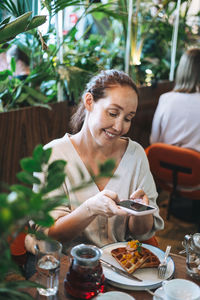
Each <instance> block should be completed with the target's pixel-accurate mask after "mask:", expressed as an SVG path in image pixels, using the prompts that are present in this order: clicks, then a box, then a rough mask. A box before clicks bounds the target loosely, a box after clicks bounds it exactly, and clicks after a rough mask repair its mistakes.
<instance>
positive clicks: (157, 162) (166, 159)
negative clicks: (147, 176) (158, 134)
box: [146, 143, 200, 190]
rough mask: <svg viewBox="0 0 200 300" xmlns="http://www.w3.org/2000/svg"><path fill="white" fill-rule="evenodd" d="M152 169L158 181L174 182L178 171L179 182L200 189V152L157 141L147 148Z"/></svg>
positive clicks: (182, 185)
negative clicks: (174, 176)
mask: <svg viewBox="0 0 200 300" xmlns="http://www.w3.org/2000/svg"><path fill="white" fill-rule="evenodd" d="M146 154H147V157H148V160H149V164H150V169H151V172H152V174H153V176H154V179H155V181H158V183H171V184H173V183H174V182H173V180H174V178H173V175H174V173H175V172H176V173H177V184H178V185H180V186H181V187H183V188H184V187H185V188H188V189H189V188H192V187H196V186H198V185H199V190H200V152H197V151H195V150H191V149H187V148H181V147H177V146H173V145H168V144H164V143H155V144H152V145H150V146H149V147H148V148H147V149H146Z"/></svg>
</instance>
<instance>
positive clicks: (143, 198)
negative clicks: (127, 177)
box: [130, 189, 149, 205]
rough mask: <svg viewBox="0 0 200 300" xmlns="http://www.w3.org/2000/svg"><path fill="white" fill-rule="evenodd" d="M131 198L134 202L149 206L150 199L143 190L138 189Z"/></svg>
mask: <svg viewBox="0 0 200 300" xmlns="http://www.w3.org/2000/svg"><path fill="white" fill-rule="evenodd" d="M130 198H131V199H132V200H135V201H137V202H142V203H144V204H147V205H148V204H149V199H148V197H147V195H146V194H145V192H144V191H143V190H142V189H138V190H136V191H135V192H134V193H133V194H132V195H131V196H130Z"/></svg>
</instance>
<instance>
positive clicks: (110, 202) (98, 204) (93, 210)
mask: <svg viewBox="0 0 200 300" xmlns="http://www.w3.org/2000/svg"><path fill="white" fill-rule="evenodd" d="M118 202H119V199H118V195H117V194H116V193H115V192H113V191H110V190H103V191H101V192H99V193H98V194H96V195H95V196H93V197H91V198H89V199H88V200H86V201H85V202H84V203H83V204H82V205H83V206H85V207H86V208H87V210H88V212H89V213H90V216H97V215H101V216H106V217H112V216H114V215H120V216H126V215H128V213H127V212H125V211H124V210H122V209H121V208H120V207H119V206H117V203H118Z"/></svg>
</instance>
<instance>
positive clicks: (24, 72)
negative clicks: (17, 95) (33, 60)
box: [7, 45, 30, 80]
mask: <svg viewBox="0 0 200 300" xmlns="http://www.w3.org/2000/svg"><path fill="white" fill-rule="evenodd" d="M12 57H14V58H15V61H16V71H15V73H14V76H15V77H17V78H18V79H20V80H24V79H26V77H27V76H28V75H29V74H30V59H29V57H28V55H27V54H26V53H25V52H23V51H22V50H20V48H19V47H17V46H16V45H12V46H11V47H10V48H9V49H8V51H7V62H8V65H10V62H11V58H12Z"/></svg>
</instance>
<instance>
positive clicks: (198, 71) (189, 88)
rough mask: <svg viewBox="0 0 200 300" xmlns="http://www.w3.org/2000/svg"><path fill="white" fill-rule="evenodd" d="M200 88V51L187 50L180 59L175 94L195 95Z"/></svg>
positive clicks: (196, 49) (195, 49)
mask: <svg viewBox="0 0 200 300" xmlns="http://www.w3.org/2000/svg"><path fill="white" fill-rule="evenodd" d="M199 88H200V49H199V48H192V49H189V50H187V51H186V52H185V53H184V54H183V55H182V56H181V59H180V62H179V65H178V68H177V72H176V79H175V86H174V89H173V90H174V91H175V92H182V93H195V92H197V91H199Z"/></svg>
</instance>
